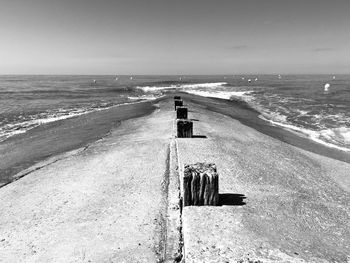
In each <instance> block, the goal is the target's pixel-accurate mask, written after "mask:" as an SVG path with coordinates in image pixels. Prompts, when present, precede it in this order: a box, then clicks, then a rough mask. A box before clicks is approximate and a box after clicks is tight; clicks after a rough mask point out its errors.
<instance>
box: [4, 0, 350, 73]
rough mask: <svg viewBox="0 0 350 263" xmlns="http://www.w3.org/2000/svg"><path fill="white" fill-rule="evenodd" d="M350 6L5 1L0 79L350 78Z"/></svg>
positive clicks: (249, 0) (248, 0) (325, 2)
mask: <svg viewBox="0 0 350 263" xmlns="http://www.w3.org/2000/svg"><path fill="white" fill-rule="evenodd" d="M349 14H350V1H349V0H332V1H330V0H293V1H292V0H149V1H147V0H125V1H121V0H0V74H112V75H115V74H117V75H119V74H135V75H136V74H151V75H160V74H163V75H168V74H173V75H181V74H239V73H254V74H350V15H349Z"/></svg>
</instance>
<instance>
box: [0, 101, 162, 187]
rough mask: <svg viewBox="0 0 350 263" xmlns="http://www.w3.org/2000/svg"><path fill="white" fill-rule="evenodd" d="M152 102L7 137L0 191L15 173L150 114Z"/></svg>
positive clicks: (0, 148) (1, 147) (0, 150)
mask: <svg viewBox="0 0 350 263" xmlns="http://www.w3.org/2000/svg"><path fill="white" fill-rule="evenodd" d="M158 100H159V99H158ZM156 101H157V100H154V101H141V102H135V103H130V104H121V105H116V106H113V107H111V108H108V109H104V110H99V111H93V112H89V113H87V114H82V115H79V116H75V117H72V118H67V119H63V120H58V121H54V122H50V123H47V124H43V125H40V126H37V127H35V128H33V129H30V130H28V131H27V132H25V133H22V134H18V135H15V136H12V137H10V138H8V139H7V140H5V141H3V142H1V143H0V188H1V187H2V186H4V185H7V184H9V183H11V182H13V181H14V180H17V179H18V177H20V176H17V174H19V173H23V172H25V170H27V169H28V168H29V169H30V167H31V166H35V165H38V164H40V163H41V162H45V161H47V160H48V159H51V158H56V156H58V155H62V154H63V155H64V154H65V153H68V152H70V151H74V150H78V149H80V148H84V147H86V146H87V145H89V144H91V143H93V142H96V141H97V140H99V139H102V138H103V137H105V136H107V135H108V134H109V133H110V132H111V131H112V130H113V129H115V128H117V127H118V125H120V122H121V121H124V120H127V119H130V118H137V117H141V116H144V115H147V114H150V113H152V112H153V111H154V110H155V109H156V107H155V106H154V104H155V103H156Z"/></svg>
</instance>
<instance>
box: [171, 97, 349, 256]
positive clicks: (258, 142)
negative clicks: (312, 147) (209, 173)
mask: <svg viewBox="0 0 350 263" xmlns="http://www.w3.org/2000/svg"><path fill="white" fill-rule="evenodd" d="M185 104H187V105H188V107H189V110H190V112H189V118H193V119H194V120H195V121H194V133H195V135H201V136H207V138H192V139H181V138H179V139H177V142H178V151H179V156H180V157H179V158H180V166H183V165H184V164H190V163H196V162H204V161H206V162H214V163H216V165H217V168H218V173H219V191H220V200H221V204H222V205H221V206H218V207H193V206H190V207H185V208H184V209H183V213H182V220H183V234H184V243H185V246H184V253H185V262H186V263H189V262H318V263H319V262H350V207H349V204H350V194H349V186H350V176H349V171H350V164H349V163H345V162H341V161H337V160H334V159H330V158H327V157H324V156H320V155H317V154H314V153H310V152H307V151H304V150H301V149H299V148H296V147H294V146H291V145H289V144H286V143H283V142H280V141H278V140H276V139H273V138H272V137H269V136H267V135H264V134H261V133H259V132H257V131H256V130H253V129H251V128H249V127H247V126H244V125H242V124H241V123H239V122H238V121H235V120H234V119H231V118H229V117H227V116H224V115H221V114H219V113H214V112H211V111H208V110H206V109H205V107H201V106H198V105H197V104H192V103H188V102H187V103H186V101H185Z"/></svg>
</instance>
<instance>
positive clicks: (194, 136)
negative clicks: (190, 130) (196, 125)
mask: <svg viewBox="0 0 350 263" xmlns="http://www.w3.org/2000/svg"><path fill="white" fill-rule="evenodd" d="M192 138H207V136H205V135H192Z"/></svg>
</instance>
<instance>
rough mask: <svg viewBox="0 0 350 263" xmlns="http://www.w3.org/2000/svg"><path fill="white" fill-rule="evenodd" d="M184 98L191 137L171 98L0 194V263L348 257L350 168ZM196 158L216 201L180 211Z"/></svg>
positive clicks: (330, 259)
mask: <svg viewBox="0 0 350 263" xmlns="http://www.w3.org/2000/svg"><path fill="white" fill-rule="evenodd" d="M186 96H187V95H186ZM186 96H183V95H182V94H181V97H182V98H183V99H184V101H185V102H186V106H187V107H188V118H189V119H191V120H192V121H193V127H194V130H193V133H194V138H177V139H175V137H174V134H175V130H174V129H175V125H174V120H175V117H176V115H175V114H176V113H175V112H174V100H173V97H168V98H165V99H163V100H160V101H157V102H156V103H157V104H156V106H157V109H156V110H155V111H154V112H153V113H151V114H150V115H147V116H143V117H139V118H135V119H129V120H125V121H122V122H121V124H120V125H119V126H118V127H117V128H115V129H114V130H112V131H111V132H110V134H109V135H107V136H106V137H104V138H103V139H101V140H99V141H97V142H94V143H91V144H90V145H88V146H87V147H84V148H81V149H79V150H77V151H74V152H71V153H66V154H64V155H62V156H59V157H57V158H56V159H55V160H54V161H51V162H50V161H47V163H46V164H45V165H41V166H38V167H40V168H38V169H35V167H33V169H32V170H30V171H29V172H28V174H27V175H26V176H24V177H22V178H21V179H19V180H17V181H15V182H12V183H10V184H8V185H6V186H4V187H2V188H0V200H1V214H0V262H174V260H177V261H181V260H182V262H198V263H199V262H200V263H202V262H347V261H349V260H350V252H349V251H350V247H349V244H350V225H349V222H350V207H349V203H350V193H349V190H350V176H349V172H348V171H349V170H350V164H349V163H348V162H345V161H340V160H336V159H333V158H329V157H326V156H323V155H319V154H316V153H312V152H310V151H306V150H303V149H301V148H298V147H295V146H292V145H290V144H287V143H285V142H281V141H280V140H278V139H275V138H273V137H270V136H268V135H265V134H262V133H261V132H259V131H257V130H255V129H253V128H250V127H248V126H246V125H243V124H242V123H241V122H239V121H237V120H235V119H233V118H231V117H229V116H227V115H224V114H221V113H218V112H214V111H211V110H210V109H208V105H209V104H208V103H209V102H210V103H213V105H214V103H215V105H216V106H220V105H221V104H220V103H221V102H220V101H219V100H211V99H207V102H208V103H201V102H200V101H199V102H198V103H196V102H195V99H196V97H195V96H187V97H186ZM191 98H192V99H191ZM201 100H203V99H201ZM225 109H226V110H227V108H225ZM197 162H210V163H215V164H216V166H217V171H218V174H219V176H220V183H219V199H220V200H219V203H220V205H219V206H215V207H211V206H206V207H204V206H187V207H184V208H183V210H182V214H181V215H180V207H178V206H177V205H176V203H177V200H176V199H177V198H179V192H178V190H179V189H178V186H179V183H178V182H176V179H177V178H178V179H179V180H180V179H181V178H180V177H181V167H182V166H183V164H184V163H197ZM178 201H179V200H178ZM180 216H181V218H180V219H179V218H178V217H180ZM182 244H183V247H182ZM181 248H182V251H179V253H175V252H176V251H178V250H181ZM169 255H171V256H169Z"/></svg>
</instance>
